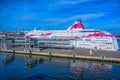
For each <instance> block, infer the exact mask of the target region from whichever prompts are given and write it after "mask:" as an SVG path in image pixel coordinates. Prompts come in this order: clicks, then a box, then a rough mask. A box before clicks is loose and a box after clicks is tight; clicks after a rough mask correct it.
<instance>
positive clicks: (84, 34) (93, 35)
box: [25, 21, 118, 51]
mask: <svg viewBox="0 0 120 80" xmlns="http://www.w3.org/2000/svg"><path fill="white" fill-rule="evenodd" d="M25 37H26V38H40V39H44V38H46V39H55V38H56V39H58V38H59V39H70V42H69V44H70V46H74V47H76V48H88V49H99V50H109V51H118V44H117V40H116V38H115V36H113V35H112V34H111V33H109V32H106V31H101V30H95V29H84V27H83V25H82V24H81V22H80V21H77V22H75V23H74V24H73V25H72V26H70V27H69V28H68V29H67V30H48V31H44V30H33V31H30V32H28V33H27V34H26V35H25ZM43 42H44V40H43ZM58 43H59V42H58Z"/></svg>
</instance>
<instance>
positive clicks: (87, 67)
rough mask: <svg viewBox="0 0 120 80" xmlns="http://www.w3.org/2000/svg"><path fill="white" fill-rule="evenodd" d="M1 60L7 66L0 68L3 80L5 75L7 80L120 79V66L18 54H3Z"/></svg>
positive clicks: (0, 56)
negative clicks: (18, 79)
mask: <svg viewBox="0 0 120 80" xmlns="http://www.w3.org/2000/svg"><path fill="white" fill-rule="evenodd" d="M0 58H1V59H0V62H2V65H6V66H7V67H0V74H1V75H0V77H3V79H2V80H6V78H5V77H4V75H5V76H7V80H13V79H14V80H15V79H17V78H18V77H19V78H20V79H21V77H22V79H23V80H28V79H31V80H32V79H38V80H39V79H41V80H46V78H47V80H51V79H52V80H69V79H71V80H80V79H81V80H82V79H84V80H94V79H111V78H114V79H120V77H119V74H117V73H120V70H119V69H120V66H117V68H116V67H115V66H113V65H111V64H104V65H102V63H98V62H92V61H89V62H88V61H81V60H77V59H76V60H75V62H73V59H67V58H55V57H45V56H32V57H31V58H30V57H29V56H28V55H18V54H16V55H15V56H14V57H13V55H11V54H3V55H0ZM10 63H11V64H10ZM9 67H10V68H9ZM113 69H114V70H113ZM8 70H9V71H8ZM13 73H14V74H13ZM113 73H114V74H113ZM3 74H4V75H3ZM10 75H11V76H10ZM16 75H17V76H16ZM91 76H92V78H91Z"/></svg>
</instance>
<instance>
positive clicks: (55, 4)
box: [49, 0, 90, 7]
mask: <svg viewBox="0 0 120 80" xmlns="http://www.w3.org/2000/svg"><path fill="white" fill-rule="evenodd" d="M88 1H90V0H72V1H67V0H63V1H60V2H57V3H54V4H52V5H49V7H53V6H61V5H73V4H78V3H83V2H88Z"/></svg>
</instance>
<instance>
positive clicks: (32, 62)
mask: <svg viewBox="0 0 120 80" xmlns="http://www.w3.org/2000/svg"><path fill="white" fill-rule="evenodd" d="M43 61H44V60H43V59H40V58H35V57H31V58H29V57H28V58H25V69H26V70H30V69H31V68H33V67H34V66H36V65H37V64H41V63H43Z"/></svg>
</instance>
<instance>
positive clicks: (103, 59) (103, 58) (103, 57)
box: [101, 55, 105, 65]
mask: <svg viewBox="0 0 120 80" xmlns="http://www.w3.org/2000/svg"><path fill="white" fill-rule="evenodd" d="M101 58H102V65H104V61H105V56H103V55H102V56H101Z"/></svg>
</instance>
